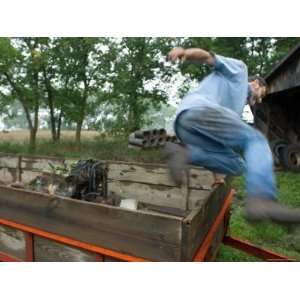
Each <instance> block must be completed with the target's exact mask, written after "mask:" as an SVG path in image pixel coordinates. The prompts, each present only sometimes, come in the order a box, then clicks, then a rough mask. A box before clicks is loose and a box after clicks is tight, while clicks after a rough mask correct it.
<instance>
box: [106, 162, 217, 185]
mask: <svg viewBox="0 0 300 300" xmlns="http://www.w3.org/2000/svg"><path fill="white" fill-rule="evenodd" d="M108 178H109V179H113V180H118V181H132V182H138V183H148V184H159V185H167V186H173V187H174V186H175V185H174V183H173V182H172V181H171V179H170V178H169V173H168V169H167V167H166V166H165V165H164V166H155V165H153V166H152V165H138V164H136V165H133V164H128V163H109V172H108ZM212 183H213V178H212V175H211V172H209V171H206V170H204V169H200V168H192V169H191V170H190V182H189V187H190V188H195V189H196V188H199V189H210V186H211V185H212Z"/></svg>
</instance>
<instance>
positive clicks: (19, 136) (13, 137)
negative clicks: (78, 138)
mask: <svg viewBox="0 0 300 300" xmlns="http://www.w3.org/2000/svg"><path fill="white" fill-rule="evenodd" d="M81 134H82V138H83V139H91V138H94V137H97V136H99V135H100V134H99V132H97V131H94V130H83V131H82V133H81ZM61 137H62V139H74V138H75V131H74V130H62V132H61ZM37 138H38V139H42V140H50V139H51V132H50V131H49V130H38V132H37ZM0 140H1V141H16V142H26V141H28V140H29V131H28V130H25V129H20V130H12V131H9V132H4V131H0Z"/></svg>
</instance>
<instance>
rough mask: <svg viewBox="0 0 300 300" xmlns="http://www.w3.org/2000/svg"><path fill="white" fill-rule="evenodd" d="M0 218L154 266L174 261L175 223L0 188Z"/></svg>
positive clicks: (177, 230) (172, 219)
mask: <svg viewBox="0 0 300 300" xmlns="http://www.w3.org/2000/svg"><path fill="white" fill-rule="evenodd" d="M0 217H2V218H5V219H8V220H12V221H16V222H19V223H22V224H26V225H29V226H33V227H37V228H40V229H43V230H46V231H49V232H53V233H56V234H61V235H64V236H67V237H71V238H75V239H78V240H81V241H83V242H87V243H92V244H95V245H99V246H102V247H106V248H108V249H113V250H116V251H120V252H124V253H128V254H131V255H134V256H141V257H144V258H147V259H152V260H158V261H178V260H179V259H180V250H181V249H180V248H181V247H180V243H181V220H182V218H180V217H174V216H167V215H163V214H159V213H157V214H156V213H153V212H151V213H150V212H142V211H129V210H125V209H121V208H117V207H112V206H108V205H103V204H94V203H87V202H84V201H77V200H73V199H67V198H61V197H51V196H48V195H45V194H39V193H34V192H27V191H24V190H23V191H20V190H17V189H13V188H8V187H5V186H0Z"/></svg>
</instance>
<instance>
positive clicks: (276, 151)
mask: <svg viewBox="0 0 300 300" xmlns="http://www.w3.org/2000/svg"><path fill="white" fill-rule="evenodd" d="M287 146H288V142H287V141H285V140H282V139H276V140H273V141H272V142H271V143H270V148H271V150H272V152H273V158H274V163H275V165H280V164H282V163H283V150H284V149H285V148H286V147H287Z"/></svg>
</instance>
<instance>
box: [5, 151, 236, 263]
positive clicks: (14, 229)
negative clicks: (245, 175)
mask: <svg viewBox="0 0 300 300" xmlns="http://www.w3.org/2000/svg"><path fill="white" fill-rule="evenodd" d="M49 162H51V164H52V166H53V165H54V166H60V167H64V166H68V165H70V164H71V163H73V162H74V161H72V160H68V159H57V158H45V157H27V156H13V155H8V154H1V155H0V180H1V182H2V185H0V224H1V225H0V258H1V257H2V260H21V261H24V260H25V261H26V260H34V261H99V260H100V261H107V260H108V261H111V260H126V261H128V260H129V261H130V260H133V261H139V260H142V261H148V260H149V261H191V260H193V259H194V258H195V256H196V255H197V253H198V252H199V251H198V250H199V247H200V246H201V245H202V244H203V242H204V240H205V237H206V236H207V234H208V232H209V230H210V229H211V228H212V225H213V224H214V223H215V221H216V219H217V218H218V216H219V215H220V212H222V215H221V216H219V224H217V226H215V227H216V228H215V229H214V231H215V232H214V233H213V236H211V237H210V239H211V240H210V241H209V243H208V245H206V246H205V247H206V250H205V253H201V255H202V256H203V257H201V259H203V260H205V259H212V258H213V257H215V256H216V253H217V251H218V248H219V246H220V244H221V242H222V239H223V236H224V233H225V231H226V224H227V219H226V218H225V215H226V212H227V210H228V208H229V202H230V200H231V198H232V197H231V194H230V185H229V184H228V183H226V184H223V185H219V186H216V187H214V188H212V187H211V185H212V176H211V174H210V172H208V171H206V170H204V169H200V168H199V169H191V170H190V172H189V175H188V180H187V183H186V184H185V185H184V186H183V187H181V188H178V187H175V186H174V185H173V183H172V182H171V181H170V180H169V177H168V174H167V169H166V167H165V166H164V165H149V164H133V163H125V162H111V161H108V162H107V167H108V197H113V196H114V194H119V195H122V197H124V198H134V199H137V200H138V202H139V208H138V209H137V210H129V209H124V208H121V207H118V206H114V205H108V204H105V203H92V202H87V201H82V200H75V199H71V198H67V197H60V196H53V195H49V194H45V193H38V192H35V191H30V190H27V189H20V188H15V187H14V186H13V185H11V183H14V182H22V183H23V184H25V185H26V184H28V183H29V182H30V181H31V180H32V179H34V178H35V177H36V176H37V175H41V174H43V173H44V174H45V173H51V170H52V169H51V168H50V165H49ZM226 199H227V202H226ZM225 204H226V205H225ZM198 256H199V253H198Z"/></svg>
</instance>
